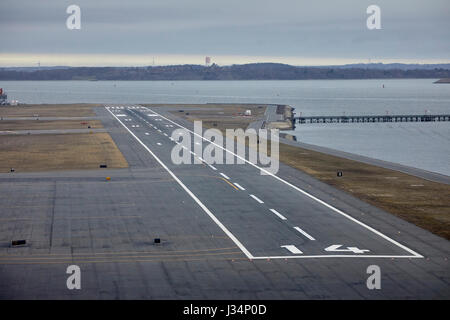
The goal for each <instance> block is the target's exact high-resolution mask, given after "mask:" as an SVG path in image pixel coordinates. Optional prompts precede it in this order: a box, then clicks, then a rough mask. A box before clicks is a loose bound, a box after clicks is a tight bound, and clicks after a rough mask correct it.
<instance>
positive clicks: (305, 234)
mask: <svg viewBox="0 0 450 320" xmlns="http://www.w3.org/2000/svg"><path fill="white" fill-rule="evenodd" d="M294 229H295V230H297V231H298V232H300V233H301V234H302V235H304V236H305V237H307V238H308V239H309V240H313V241H314V240H316V239H314V238H313V237H311V236H310V235H309V234H307V233H306V232H305V231H303V230H302V229H300V228H299V227H294Z"/></svg>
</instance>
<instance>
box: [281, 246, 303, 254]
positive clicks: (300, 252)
mask: <svg viewBox="0 0 450 320" xmlns="http://www.w3.org/2000/svg"><path fill="white" fill-rule="evenodd" d="M281 248H286V249H287V250H289V251H290V252H291V253H295V254H302V253H303V252H302V251H300V250H299V249H298V248H297V247H296V246H294V245H291V244H289V245H285V246H281Z"/></svg>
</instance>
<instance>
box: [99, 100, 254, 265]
mask: <svg viewBox="0 0 450 320" xmlns="http://www.w3.org/2000/svg"><path fill="white" fill-rule="evenodd" d="M107 110H108V112H109V113H111V114H112V115H113V117H114V118H116V119H117V121H119V122H120V124H122V126H123V127H124V128H125V129H126V130H127V131H128V132H129V133H130V134H131V135H132V136H133V137H134V138H135V139H136V140H137V141H138V142H139V143H140V144H141V145H142V146H143V147H144V148H145V150H147V151H148V153H150V154H151V155H152V156H153V158H155V160H156V161H157V162H158V163H159V164H160V165H161V166H162V167H163V168H164V169H165V170H166V171H167V172H168V173H169V174H170V175H171V176H172V178H173V179H174V180H175V181H176V182H177V183H178V184H179V185H180V186H181V187H182V188H183V190H184V191H186V193H187V194H188V195H189V196H190V197H191V198H192V199H193V200H194V201H195V202H196V203H197V204H198V205H199V206H200V208H201V209H202V210H203V211H204V212H205V213H206V214H207V215H208V216H209V217H210V218H211V219H212V220H213V221H214V223H215V224H217V225H218V226H219V228H220V229H222V231H223V232H224V233H225V234H226V235H227V236H228V237H229V238H230V239H231V240H232V241H233V242H234V243H235V244H236V245H237V246H238V247H239V249H241V251H242V252H243V253H244V254H245V255H246V256H247V258H249V259H253V258H254V257H253V255H252V254H251V253H250V252H249V251H248V250H247V248H245V247H244V246H243V244H242V243H241V242H240V241H239V240H238V239H237V238H236V237H235V236H234V234H232V233H231V232H230V230H228V229H227V227H225V226H224V225H223V224H222V222H220V221H219V219H217V217H216V216H215V215H214V214H213V213H212V212H211V211H210V210H209V209H208V208H207V207H206V206H205V205H204V204H203V202H201V200H200V199H199V198H197V196H196V195H195V194H194V193H192V191H191V190H190V189H189V188H188V187H186V185H185V184H184V183H183V182H182V181H181V180H180V179H178V177H177V176H176V175H175V174H174V173H173V172H172V171H171V170H170V169H169V168H168V167H167V166H166V165H165V164H164V162H162V161H161V159H159V158H158V157H157V156H156V154H154V153H153V151H152V150H150V148H149V147H147V145H146V144H145V143H143V142H142V140H141V139H139V138H138V137H137V136H136V135H135V134H134V133H133V131H131V130H130V129H128V128H127V126H126V125H125V124H124V123H123V122H122V121H120V119H119V118H117V117H116V115H115V114H114V113H112V112H111V110H109V109H108V108H107Z"/></svg>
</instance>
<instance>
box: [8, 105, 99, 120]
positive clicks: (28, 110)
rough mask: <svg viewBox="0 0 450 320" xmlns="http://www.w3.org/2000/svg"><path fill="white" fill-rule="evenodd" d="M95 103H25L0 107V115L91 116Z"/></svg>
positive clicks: (11, 116)
mask: <svg viewBox="0 0 450 320" xmlns="http://www.w3.org/2000/svg"><path fill="white" fill-rule="evenodd" d="M96 106H99V105H97V104H86V103H76V104H25V105H20V106H5V107H1V108H0V116H1V117H10V118H17V117H35V115H39V117H92V116H95V113H94V111H93V110H92V108H93V107H96Z"/></svg>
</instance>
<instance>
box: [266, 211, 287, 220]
mask: <svg viewBox="0 0 450 320" xmlns="http://www.w3.org/2000/svg"><path fill="white" fill-rule="evenodd" d="M270 211H272V213H274V214H276V215H277V216H278V218H280V219H281V220H287V219H286V217H285V216H283V215H282V214H281V213H279V212H278V211H277V210H275V209H270Z"/></svg>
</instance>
